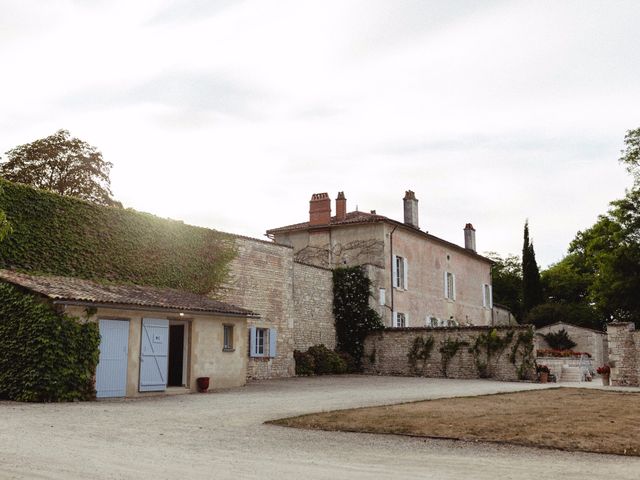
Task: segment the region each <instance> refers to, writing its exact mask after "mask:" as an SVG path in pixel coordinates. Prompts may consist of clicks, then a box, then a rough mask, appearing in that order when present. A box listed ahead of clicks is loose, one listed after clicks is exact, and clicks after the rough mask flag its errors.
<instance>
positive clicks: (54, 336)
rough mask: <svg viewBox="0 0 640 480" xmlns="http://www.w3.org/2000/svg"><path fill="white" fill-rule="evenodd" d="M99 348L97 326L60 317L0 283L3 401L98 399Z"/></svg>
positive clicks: (16, 289) (0, 396) (34, 300)
mask: <svg viewBox="0 0 640 480" xmlns="http://www.w3.org/2000/svg"><path fill="white" fill-rule="evenodd" d="M99 344H100V334H99V332H98V327H97V325H96V324H95V323H86V322H85V323H83V322H81V321H79V320H78V319H75V318H71V317H68V316H66V315H64V314H60V313H58V312H56V311H55V310H54V308H53V307H52V306H51V305H50V304H47V303H45V302H42V301H41V300H40V299H39V298H37V297H35V296H33V295H30V294H27V293H25V292H23V291H22V290H20V289H18V288H17V287H14V286H13V285H10V284H7V283H5V282H0V398H4V399H9V400H17V401H25V402H56V401H70V400H88V399H90V398H93V397H94V396H95V390H94V386H93V376H94V374H95V370H96V365H97V363H98V346H99Z"/></svg>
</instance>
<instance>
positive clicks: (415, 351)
mask: <svg viewBox="0 0 640 480" xmlns="http://www.w3.org/2000/svg"><path fill="white" fill-rule="evenodd" d="M433 344H434V339H433V337H432V336H429V337H427V338H426V339H425V338H424V337H416V338H415V339H414V340H413V345H412V346H411V350H409V353H408V354H407V359H408V360H409V367H410V368H411V371H412V372H413V373H414V375H418V374H420V373H424V370H425V367H426V364H427V360H428V359H429V357H431V351H432V350H433ZM419 360H421V361H422V367H421V369H420V370H418V361H419Z"/></svg>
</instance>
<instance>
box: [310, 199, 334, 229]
mask: <svg viewBox="0 0 640 480" xmlns="http://www.w3.org/2000/svg"><path fill="white" fill-rule="evenodd" d="M330 221H331V199H330V198H329V194H328V193H314V194H313V195H311V200H310V201H309V225H310V226H312V227H313V226H315V225H329V222H330Z"/></svg>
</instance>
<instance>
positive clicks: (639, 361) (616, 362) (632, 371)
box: [607, 322, 640, 387]
mask: <svg viewBox="0 0 640 480" xmlns="http://www.w3.org/2000/svg"><path fill="white" fill-rule="evenodd" d="M607 337H608V342H609V365H610V366H611V385H617V386H620V385H628V386H635V387H637V386H640V331H636V329H635V325H634V324H633V323H630V322H629V323H626V322H621V323H617V322H614V323H609V324H607Z"/></svg>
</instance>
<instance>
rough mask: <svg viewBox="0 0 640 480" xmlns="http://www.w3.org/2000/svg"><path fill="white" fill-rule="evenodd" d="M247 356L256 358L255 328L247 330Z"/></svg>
mask: <svg viewBox="0 0 640 480" xmlns="http://www.w3.org/2000/svg"><path fill="white" fill-rule="evenodd" d="M249 356H250V357H257V356H258V352H257V350H256V327H251V328H250V329H249Z"/></svg>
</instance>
